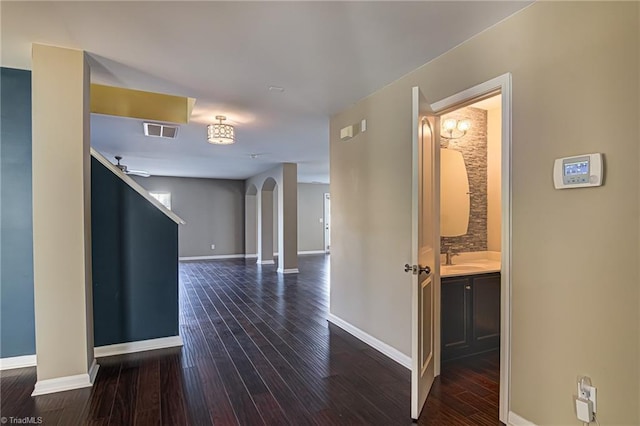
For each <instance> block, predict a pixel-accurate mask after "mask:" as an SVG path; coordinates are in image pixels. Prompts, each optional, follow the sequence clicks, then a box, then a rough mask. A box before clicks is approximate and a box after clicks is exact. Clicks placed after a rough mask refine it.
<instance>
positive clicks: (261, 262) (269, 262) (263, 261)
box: [256, 259, 276, 265]
mask: <svg viewBox="0 0 640 426" xmlns="http://www.w3.org/2000/svg"><path fill="white" fill-rule="evenodd" d="M256 263H257V264H259V265H275V264H276V262H275V260H273V259H271V260H258V261H257V262H256Z"/></svg>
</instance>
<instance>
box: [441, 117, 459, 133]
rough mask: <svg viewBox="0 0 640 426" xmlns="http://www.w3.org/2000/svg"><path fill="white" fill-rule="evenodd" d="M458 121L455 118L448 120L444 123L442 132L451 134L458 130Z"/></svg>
mask: <svg viewBox="0 0 640 426" xmlns="http://www.w3.org/2000/svg"><path fill="white" fill-rule="evenodd" d="M457 124H458V121H457V120H456V119H455V118H447V119H446V120H444V122H443V123H442V130H444V131H447V132H450V131H452V130H454V129H455V128H456V125H457Z"/></svg>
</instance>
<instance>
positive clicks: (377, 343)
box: [327, 314, 411, 369]
mask: <svg viewBox="0 0 640 426" xmlns="http://www.w3.org/2000/svg"><path fill="white" fill-rule="evenodd" d="M327 321H329V322H330V323H332V324H335V325H337V326H338V327H340V328H341V329H343V330H344V331H346V332H347V333H349V334H351V335H353V336H354V337H356V338H358V339H360V340H362V341H363V342H364V343H366V344H367V345H369V346H371V347H372V348H374V349H377V350H378V351H380V352H382V353H383V354H385V355H386V356H388V357H389V358H391V359H392V360H394V361H395V362H397V363H398V364H400V365H402V366H403V367H405V368H408V369H411V357H410V356H407V355H405V354H403V353H402V352H400V351H399V350H397V349H396V348H394V347H392V346H389V345H387V344H386V343H384V342H383V341H382V340H378V339H376V338H375V337H373V336H372V335H370V334H368V333H366V332H364V331H362V330H360V329H359V328H358V327H356V326H355V325H352V324H350V323H348V322H347V321H345V320H343V319H342V318H340V317H337V316H335V315H333V314H329V316H328V317H327Z"/></svg>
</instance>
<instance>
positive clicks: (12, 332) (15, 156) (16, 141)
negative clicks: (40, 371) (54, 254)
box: [0, 68, 36, 358]
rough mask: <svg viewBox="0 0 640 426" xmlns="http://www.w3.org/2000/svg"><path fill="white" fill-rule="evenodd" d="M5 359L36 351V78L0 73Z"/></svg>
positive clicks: (0, 344) (0, 348)
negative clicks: (33, 83)
mask: <svg viewBox="0 0 640 426" xmlns="http://www.w3.org/2000/svg"><path fill="white" fill-rule="evenodd" d="M0 111H1V114H0V115H1V119H0V357H1V358H7V357H14V356H21V355H32V354H34V353H35V351H36V342H35V318H34V314H33V312H34V307H33V223H32V202H31V72H30V71H23V70H17V69H11V68H1V69H0Z"/></svg>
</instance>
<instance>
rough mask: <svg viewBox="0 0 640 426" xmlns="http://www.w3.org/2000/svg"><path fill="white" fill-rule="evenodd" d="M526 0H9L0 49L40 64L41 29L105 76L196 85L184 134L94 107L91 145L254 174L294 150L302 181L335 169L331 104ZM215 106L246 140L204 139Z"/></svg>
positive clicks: (6, 57) (125, 83)
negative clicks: (150, 131) (34, 51)
mask: <svg viewBox="0 0 640 426" xmlns="http://www.w3.org/2000/svg"><path fill="white" fill-rule="evenodd" d="M528 4H530V2H523V1H515V2H512V1H497V2H485V1H470V2H395V1H390V2H384V1H373V2H310V1H302V2H185V1H172V2H168V1H167V2H164V1H161V2H151V1H142V2H118V1H114V2H92V1H85V2H54V1H46V2H6V1H3V2H2V3H1V5H0V7H1V23H2V30H1V31H2V53H1V60H2V66H5V67H13V68H22V69H30V68H31V61H30V55H31V43H33V42H39V43H45V44H52V45H56V46H63V47H70V48H79V49H84V50H86V51H87V52H88V53H89V54H90V64H91V77H92V81H93V82H95V83H102V84H110V85H116V86H121V87H127V88H132V89H139V90H148V91H155V92H161V93H170V94H175V95H182V96H190V97H194V98H196V99H197V102H196V107H195V109H194V114H193V116H192V122H191V123H190V124H188V125H182V126H181V128H180V131H179V134H178V138H177V139H175V140H173V141H170V140H164V139H158V138H148V137H145V136H143V135H142V124H141V121H140V120H134V119H124V118H117V117H108V116H99V115H93V117H92V121H91V126H92V128H91V135H92V145H93V146H94V147H95V148H96V149H97V150H98V151H100V152H102V153H103V154H104V155H105V156H108V157H111V159H112V157H113V156H114V155H116V154H120V155H122V156H124V158H125V160H124V161H123V163H125V164H127V165H128V166H129V168H131V169H145V170H148V171H149V172H151V173H152V174H155V175H166V176H192V177H215V178H227V179H245V178H247V177H250V176H252V175H254V174H257V173H260V172H262V171H264V170H267V169H269V168H271V167H273V166H274V165H276V164H278V163H281V162H295V163H298V179H299V181H301V182H314V181H317V182H328V181H329V117H330V115H331V114H335V113H337V112H339V111H340V110H342V109H344V108H346V107H348V106H349V105H350V104H353V103H354V102H356V101H357V100H359V99H361V98H363V97H365V96H367V95H368V94H370V93H372V92H374V91H375V90H377V89H379V88H381V87H383V86H385V85H386V84H389V83H390V82H392V81H394V80H396V79H398V78H400V77H401V76H402V75H404V74H406V73H408V72H410V71H411V70H413V69H415V68H417V67H418V66H420V65H422V64H424V63H426V62H428V61H429V60H431V59H433V58H435V57H437V56H439V55H440V54H442V53H444V52H446V51H447V50H449V49H451V48H453V47H455V46H456V45H458V44H460V43H462V42H463V41H465V40H467V39H469V38H470V37H472V36H474V35H475V34H478V33H479V32H481V31H483V30H484V29H486V28H488V27H490V26H492V25H494V24H495V23H497V22H499V21H501V20H503V19H504V18H506V17H508V16H510V15H511V14H513V13H515V12H516V11H518V10H520V9H522V8H524V7H526V6H527V5H528ZM269 86H281V87H284V89H285V91H284V92H283V93H274V92H271V91H269V90H268V88H269ZM218 114H223V115H226V116H227V117H228V118H229V121H228V122H230V123H231V124H234V125H235V127H236V138H237V142H236V144H234V145H231V146H213V145H210V144H208V143H207V142H206V124H207V123H210V122H213V121H215V120H214V116H215V115H218ZM252 153H256V154H260V155H259V156H258V158H256V159H251V158H250V154H252Z"/></svg>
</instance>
